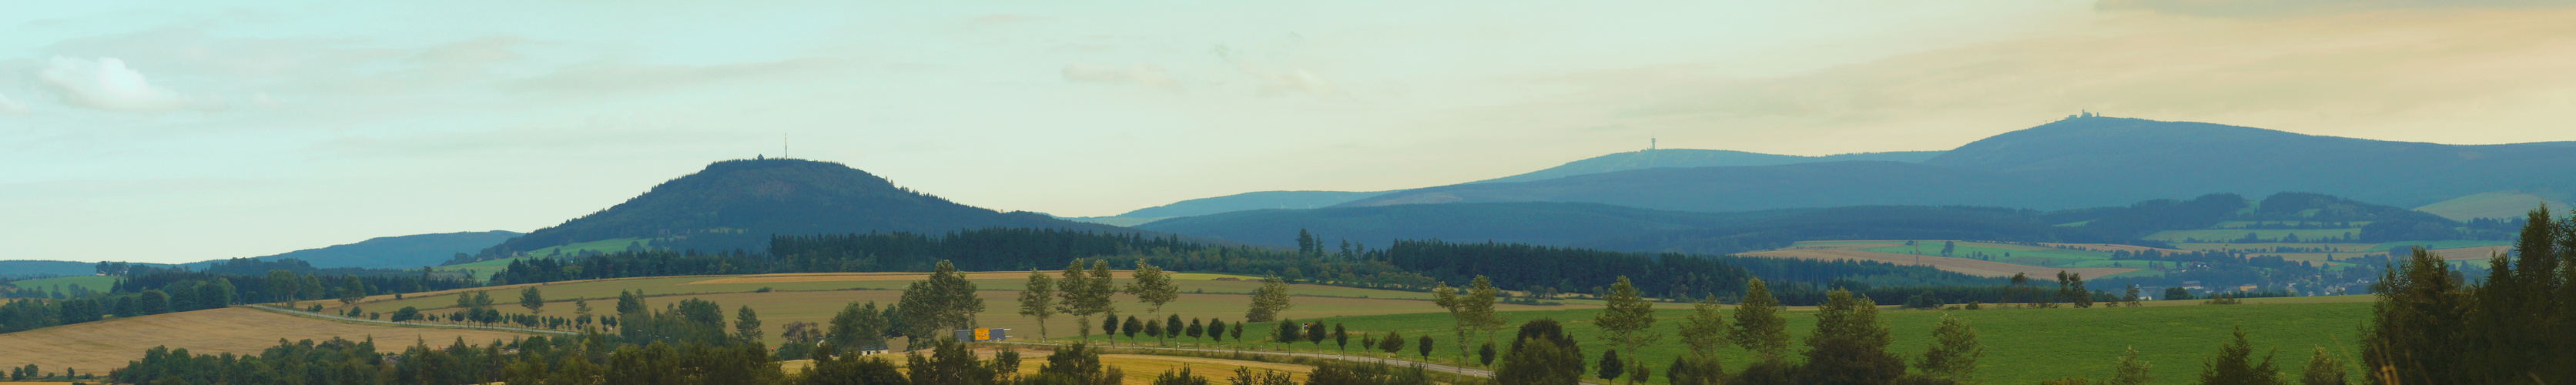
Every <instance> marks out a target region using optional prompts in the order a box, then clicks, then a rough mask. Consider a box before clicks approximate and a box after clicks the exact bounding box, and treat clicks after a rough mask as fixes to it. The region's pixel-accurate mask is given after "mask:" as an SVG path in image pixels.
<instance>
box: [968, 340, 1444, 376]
mask: <svg viewBox="0 0 2576 385" xmlns="http://www.w3.org/2000/svg"><path fill="white" fill-rule="evenodd" d="M995 343H997V344H1011V345H1039V346H1070V345H1072V344H1059V343H1049V342H995ZM1101 347H1102V348H1110V349H1136V350H1172V351H1184V352H1201V353H1240V354H1258V355H1265V356H1287V357H1306V358H1322V359H1330V360H1342V361H1352V362H1373V363H1377V364H1381V365H1389V366H1398V367H1419V368H1423V369H1426V370H1431V371H1438V372H1448V373H1452V374H1459V375H1467V376H1476V377H1483V378H1494V371H1492V370H1485V369H1476V368H1468V367H1459V366H1450V365H1441V364H1434V363H1428V362H1421V361H1412V360H1402V359H1393V358H1379V357H1363V356H1350V355H1340V354H1324V353H1300V352H1270V351H1259V350H1226V349H1203V348H1166V347H1153V346H1101Z"/></svg>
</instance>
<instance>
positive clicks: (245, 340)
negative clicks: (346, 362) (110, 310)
mask: <svg viewBox="0 0 2576 385" xmlns="http://www.w3.org/2000/svg"><path fill="white" fill-rule="evenodd" d="M522 336H525V335H523V334H518V333H507V332H498V331H487V330H459V329H438V328H413V327H397V326H382V325H373V324H358V323H343V322H335V321H328V320H322V319H316V318H306V317H297V316H292V315H285V314H278V313H271V312H267V311H261V310H255V309H249V308H240V307H234V308H224V309H211V310H198V311H190V312H179V313H169V314H157V315H148V316H140V317H134V318H120V319H109V320H105V321H98V322H88V323H79V324H72V325H65V326H56V327H51V328H44V329H36V330H29V331H22V332H16V333H8V334H0V347H5V348H0V362H5V363H7V364H5V365H26V364H36V366H37V367H39V368H43V369H46V370H49V371H59V370H60V368H65V367H69V368H73V369H79V370H80V372H82V373H98V374H106V373H107V371H108V370H110V369H115V368H122V367H125V364H126V362H127V361H132V360H135V359H140V358H142V357H143V352H144V351H145V350H147V349H151V348H152V347H154V346H169V347H170V348H172V349H178V348H187V349H188V351H189V352H191V353H199V354H204V353H215V352H231V353H236V354H258V353H259V351H260V350H262V349H267V348H269V347H271V346H277V341H278V340H279V339H285V340H289V341H294V340H304V339H313V340H328V339H330V338H331V337H342V338H348V339H351V340H362V339H366V338H368V337H374V338H375V339H376V344H377V349H379V350H384V351H400V350H401V349H402V348H403V347H408V346H411V345H412V344H413V343H415V342H418V341H424V340H425V341H428V342H429V343H430V344H432V345H436V346H446V344H448V343H453V342H455V341H456V339H457V338H460V337H462V338H464V339H465V342H466V343H468V344H474V345H481V344H483V343H486V342H491V341H492V340H495V339H504V340H506V339H512V338H519V337H522Z"/></svg>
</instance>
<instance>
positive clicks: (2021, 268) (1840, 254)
mask: <svg viewBox="0 0 2576 385" xmlns="http://www.w3.org/2000/svg"><path fill="white" fill-rule="evenodd" d="M1736 255H1745V256H1756V257H1772V258H1800V259H1816V260H1827V261H1841V260H1863V261H1877V262H1887V263H1894V264H1898V265H1909V266H1931V267H1932V268H1935V269H1941V270H1942V271H1949V272H1954V273H1960V274H1968V275H1975V276H1981V277H2010V276H2012V275H2013V273H2024V274H2030V275H2031V276H2033V277H2055V276H2057V272H2058V271H2066V272H2070V273H2076V274H2083V275H2084V276H2087V277H2102V276H2109V275H2112V274H2119V273H2126V272H2131V271H2137V270H2138V269H2123V268H2109V267H2077V268H2056V267H2040V266H2027V265H2015V264H2010V263H2002V262H1993V261H1985V260H1976V259H1968V258H1950V257H1935V256H1917V255H1906V254H1891V253H1880V252H1872V251H1860V250H1824V249H1808V250H1765V251H1756V252H1749V253H1740V254H1736ZM1917 261H1920V262H1917Z"/></svg>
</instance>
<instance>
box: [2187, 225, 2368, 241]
mask: <svg viewBox="0 0 2576 385" xmlns="http://www.w3.org/2000/svg"><path fill="white" fill-rule="evenodd" d="M2333 223H2343V224H2345V225H2349V226H2353V227H2355V228H2359V227H2361V226H2369V225H2370V224H2371V223H2372V222H2371V221H2360V222H2318V221H2219V222H2218V224H2216V225H2211V226H2212V228H2217V229H2243V228H2248V227H2256V225H2272V224H2281V225H2300V224H2318V225H2326V224H2333ZM2301 236H2302V237H2304V236H2305V235H2301Z"/></svg>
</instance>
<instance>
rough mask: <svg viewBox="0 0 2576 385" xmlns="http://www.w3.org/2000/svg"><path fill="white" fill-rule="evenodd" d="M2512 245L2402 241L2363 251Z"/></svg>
mask: <svg viewBox="0 0 2576 385" xmlns="http://www.w3.org/2000/svg"><path fill="white" fill-rule="evenodd" d="M2510 245H2513V241H2401V242H2389V243H2382V244H2379V245H2377V246H2371V247H2370V248H2369V249H2366V250H2362V251H2405V250H2407V249H2408V248H2413V247H2423V248H2426V249H2432V250H2441V249H2460V248H2470V247H2485V246H2510ZM2479 258H2485V256H2480V257H2479Z"/></svg>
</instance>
